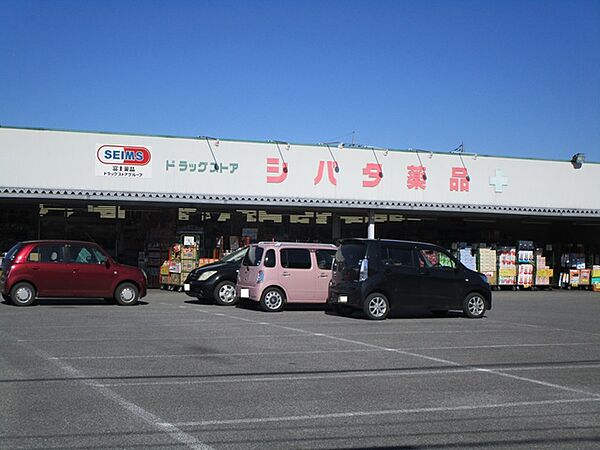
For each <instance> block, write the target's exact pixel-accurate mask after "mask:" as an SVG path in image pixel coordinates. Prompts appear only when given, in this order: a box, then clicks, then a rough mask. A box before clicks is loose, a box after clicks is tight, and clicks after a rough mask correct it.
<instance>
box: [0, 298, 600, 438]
mask: <svg viewBox="0 0 600 450" xmlns="http://www.w3.org/2000/svg"><path fill="white" fill-rule="evenodd" d="M493 306H494V307H493V309H492V310H491V311H489V312H488V313H487V314H486V317H485V318H483V319H480V320H471V319H466V318H464V317H463V316H462V315H461V314H458V313H456V314H453V313H450V314H449V315H448V316H447V317H441V318H438V317H433V316H431V315H427V314H421V315H399V316H396V317H394V318H391V319H388V320H386V321H383V322H373V321H367V320H364V319H362V317H361V315H360V314H358V313H357V314H354V315H352V316H350V317H344V316H337V315H333V314H326V313H325V311H324V310H323V309H322V307H296V308H293V309H292V310H286V311H284V312H282V313H264V312H262V311H260V310H258V309H256V308H252V307H249V306H247V305H244V306H243V307H220V306H216V305H213V304H211V303H210V302H208V301H207V302H198V301H195V300H193V299H191V298H190V297H187V296H186V295H184V294H182V293H174V292H165V291H150V293H149V295H148V296H147V297H146V298H145V299H143V302H142V304H140V305H138V306H135V307H120V306H116V305H110V304H106V303H105V302H104V301H99V300H98V301H93V300H92V301H89V300H52V301H50V300H47V301H42V302H40V304H39V305H38V306H34V307H30V308H18V307H14V306H11V305H9V304H6V303H0V337H1V338H2V343H3V345H2V348H1V350H0V398H1V399H2V402H1V403H0V405H1V406H0V408H1V409H0V448H2V449H16V448H27V449H48V448H60V449H106V448H132V449H135V448H141V449H149V448H194V449H209V448H214V449H220V448H255V449H259V448H260V449H264V448H356V449H358V448H361V449H365V448H377V449H385V448H411V449H413V448H469V447H485V448H511V449H513V448H527V449H530V448H537V449H539V448H560V449H565V448H577V449H581V448H590V449H591V448H594V449H597V448H599V447H600V293H594V292H587V291H538V292H495V293H494V305H493Z"/></svg>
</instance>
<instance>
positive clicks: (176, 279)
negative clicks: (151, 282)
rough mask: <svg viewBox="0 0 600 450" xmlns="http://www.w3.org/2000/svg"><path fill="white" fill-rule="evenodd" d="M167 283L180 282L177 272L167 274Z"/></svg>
mask: <svg viewBox="0 0 600 450" xmlns="http://www.w3.org/2000/svg"><path fill="white" fill-rule="evenodd" d="M169 284H181V275H180V274H178V273H172V274H171V275H169Z"/></svg>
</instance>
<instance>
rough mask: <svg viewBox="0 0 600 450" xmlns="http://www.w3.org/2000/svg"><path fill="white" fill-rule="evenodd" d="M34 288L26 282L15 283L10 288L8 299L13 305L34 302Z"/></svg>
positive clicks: (31, 303) (28, 304)
mask: <svg viewBox="0 0 600 450" xmlns="http://www.w3.org/2000/svg"><path fill="white" fill-rule="evenodd" d="M35 296H36V292H35V288H34V287H33V286H32V285H31V284H30V283H26V282H21V283H17V284H15V285H14V286H13V287H12V289H11V290H10V300H11V301H12V302H13V305H15V306H31V305H33V303H34V302H35Z"/></svg>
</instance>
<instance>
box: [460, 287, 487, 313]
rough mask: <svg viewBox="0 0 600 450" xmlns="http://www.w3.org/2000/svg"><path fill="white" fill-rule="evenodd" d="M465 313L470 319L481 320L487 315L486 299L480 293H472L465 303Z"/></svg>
mask: <svg viewBox="0 0 600 450" xmlns="http://www.w3.org/2000/svg"><path fill="white" fill-rule="evenodd" d="M463 312H464V313H465V316H467V317H468V318H470V319H480V318H482V317H483V315H484V314H485V299H484V298H483V295H481V294H479V293H478V292H471V293H470V294H469V295H467V296H466V297H465V300H464V301H463Z"/></svg>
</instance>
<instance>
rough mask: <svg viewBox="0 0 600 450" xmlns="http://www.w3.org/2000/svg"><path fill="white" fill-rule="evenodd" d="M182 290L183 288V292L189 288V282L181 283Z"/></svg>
mask: <svg viewBox="0 0 600 450" xmlns="http://www.w3.org/2000/svg"><path fill="white" fill-rule="evenodd" d="M183 290H184V291H185V292H188V291H189V290H190V284H189V283H185V284H184V285H183Z"/></svg>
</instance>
